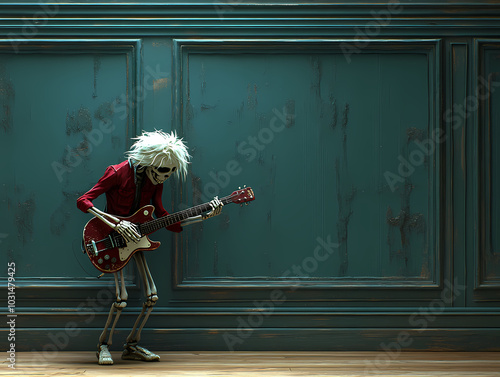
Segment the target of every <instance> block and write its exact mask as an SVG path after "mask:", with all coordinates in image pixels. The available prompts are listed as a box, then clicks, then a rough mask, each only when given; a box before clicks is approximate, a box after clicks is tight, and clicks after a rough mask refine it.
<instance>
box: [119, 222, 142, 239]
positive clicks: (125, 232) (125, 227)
mask: <svg viewBox="0 0 500 377" xmlns="http://www.w3.org/2000/svg"><path fill="white" fill-rule="evenodd" d="M117 230H118V232H119V233H120V234H121V235H122V236H123V237H125V239H126V240H127V241H129V242H130V241H134V242H138V241H139V240H140V238H141V235H140V234H139V233H138V232H137V230H136V228H135V226H134V224H132V223H130V222H128V221H125V220H122V221H120V223H119V224H118V226H117Z"/></svg>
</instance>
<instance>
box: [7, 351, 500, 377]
mask: <svg viewBox="0 0 500 377" xmlns="http://www.w3.org/2000/svg"><path fill="white" fill-rule="evenodd" d="M112 355H113V358H114V360H115V364H114V365H110V366H100V365H97V358H96V356H95V353H93V352H59V353H57V354H53V355H49V354H45V355H43V354H36V353H29V352H25V353H22V352H18V353H16V355H15V356H16V360H15V361H16V369H11V368H9V367H8V364H9V361H3V367H2V368H1V371H0V376H4V375H8V376H15V375H21V376H92V377H94V376H95V377H98V376H108V377H113V376H120V377H128V376H134V377H136V376H168V377H174V376H193V377H200V376H255V377H256V376H269V377H271V376H350V377H352V376H363V377H364V376H371V375H375V376H391V377H394V376H422V377H433V376H454V377H458V376H475V377H479V376H500V353H499V352H481V353H470V352H460V353H459V352H399V353H392V354H389V353H385V352H278V351H276V352H163V353H159V355H160V356H161V361H160V362H154V363H145V362H134V361H124V360H121V359H120V353H119V352H112Z"/></svg>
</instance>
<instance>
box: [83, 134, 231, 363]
mask: <svg viewBox="0 0 500 377" xmlns="http://www.w3.org/2000/svg"><path fill="white" fill-rule="evenodd" d="M137 140H138V141H137V142H136V143H135V144H134V145H133V146H132V150H131V151H130V152H128V154H129V156H130V158H131V160H132V161H134V164H135V166H136V173H137V174H139V175H141V176H142V177H144V178H143V179H149V180H150V181H151V183H152V184H153V185H161V184H163V183H164V182H165V181H166V180H167V179H168V178H170V177H171V175H172V174H174V173H177V175H179V176H180V175H182V176H184V177H185V175H186V166H187V163H188V158H189V157H190V156H189V154H187V148H186V147H185V146H184V144H183V143H182V141H181V139H178V138H177V137H176V135H175V134H173V133H172V134H170V135H169V134H164V133H162V132H161V131H155V132H151V133H148V132H145V133H143V135H142V136H140V137H138V138H137ZM165 143H166V144H165ZM174 155H176V157H174ZM179 171H181V174H179ZM146 177H147V178H146ZM210 205H211V207H212V210H211V211H209V212H208V213H205V214H203V215H198V216H194V217H189V218H187V219H185V220H184V221H182V222H181V223H180V225H181V226H182V227H184V226H186V225H191V224H195V223H198V222H200V221H204V220H207V219H209V218H211V217H214V216H217V215H219V214H220V213H221V211H222V206H223V203H222V202H221V201H220V200H219V199H218V198H217V197H215V198H214V200H212V201H211V202H210ZM88 212H89V213H91V214H93V215H94V216H96V217H97V218H99V219H100V220H102V221H103V222H104V223H105V224H106V225H108V226H109V227H111V228H112V229H114V230H116V231H117V232H118V233H120V234H121V235H122V236H123V237H124V238H125V240H126V241H127V243H129V242H138V241H139V240H140V239H141V235H140V234H139V232H138V230H137V228H136V226H135V225H134V224H132V223H130V222H129V221H126V220H121V219H119V218H117V217H116V216H113V215H111V214H109V213H106V212H104V211H101V210H99V209H98V208H96V207H94V206H93V207H91V208H89V209H88ZM134 260H135V262H136V265H137V268H138V271H139V275H140V276H141V279H142V282H143V287H144V297H145V302H144V303H143V305H142V311H141V313H140V314H139V316H138V317H137V319H136V321H135V323H134V325H133V327H132V331H131V332H130V334H129V335H128V337H127V338H126V343H125V344H124V351H123V353H122V359H124V360H140V361H159V359H160V357H159V356H158V355H156V354H154V353H153V352H151V351H149V350H147V349H145V348H143V347H140V346H138V345H137V343H138V342H139V340H140V338H141V332H142V329H143V328H144V326H145V324H146V322H147V320H148V318H149V316H150V314H151V312H152V310H153V307H154V306H155V304H156V302H157V300H158V291H157V289H156V286H155V283H154V280H153V277H152V275H151V272H150V270H149V267H148V264H147V262H146V257H145V255H144V253H143V252H142V251H137V252H136V253H135V254H134ZM114 280H115V292H116V300H115V302H114V303H113V304H112V305H111V308H110V311H109V314H108V318H107V320H106V324H105V326H104V329H103V331H102V333H101V335H100V337H99V343H98V347H97V357H98V360H99V361H98V362H99V364H101V365H106V364H108V365H109V364H113V359H112V357H111V353H110V351H109V346H111V344H112V341H113V333H114V330H115V327H116V324H117V322H118V319H119V318H120V314H121V312H122V310H123V309H124V308H125V307H126V306H127V299H128V293H127V289H126V286H125V280H124V273H123V269H122V270H120V271H118V272H115V273H114ZM110 325H111V329H109V327H110ZM108 329H109V334H108Z"/></svg>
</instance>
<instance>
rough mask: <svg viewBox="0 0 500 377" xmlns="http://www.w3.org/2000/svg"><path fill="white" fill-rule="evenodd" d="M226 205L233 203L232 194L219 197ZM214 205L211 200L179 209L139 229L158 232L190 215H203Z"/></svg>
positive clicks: (149, 232) (147, 232)
mask: <svg viewBox="0 0 500 377" xmlns="http://www.w3.org/2000/svg"><path fill="white" fill-rule="evenodd" d="M219 200H220V201H221V202H222V203H223V204H224V205H226V204H228V203H232V200H231V195H229V196H226V197H224V198H222V199H219ZM211 210H212V206H211V205H210V203H209V202H207V203H204V204H200V205H197V206H194V207H191V208H188V209H185V210H184V211H179V212H175V213H172V214H170V215H166V216H163V217H160V218H158V219H154V220H151V221H148V222H145V223H143V224H140V225H139V230H140V232H141V234H143V235H146V234H151V233H153V232H156V231H157V230H159V229H162V228H165V227H167V226H170V225H173V224H175V223H178V222H180V221H182V220H185V219H187V218H189V217H194V216H198V215H201V214H202V213H204V212H207V211H211Z"/></svg>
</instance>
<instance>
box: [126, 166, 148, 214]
mask: <svg viewBox="0 0 500 377" xmlns="http://www.w3.org/2000/svg"><path fill="white" fill-rule="evenodd" d="M145 173H146V170H143V171H142V172H141V173H137V175H136V180H135V197H134V203H133V204H132V208H131V209H130V213H129V216H130V215H133V214H134V212H135V211H137V210H138V209H139V202H140V201H141V193H142V186H143V185H144V176H145Z"/></svg>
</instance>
